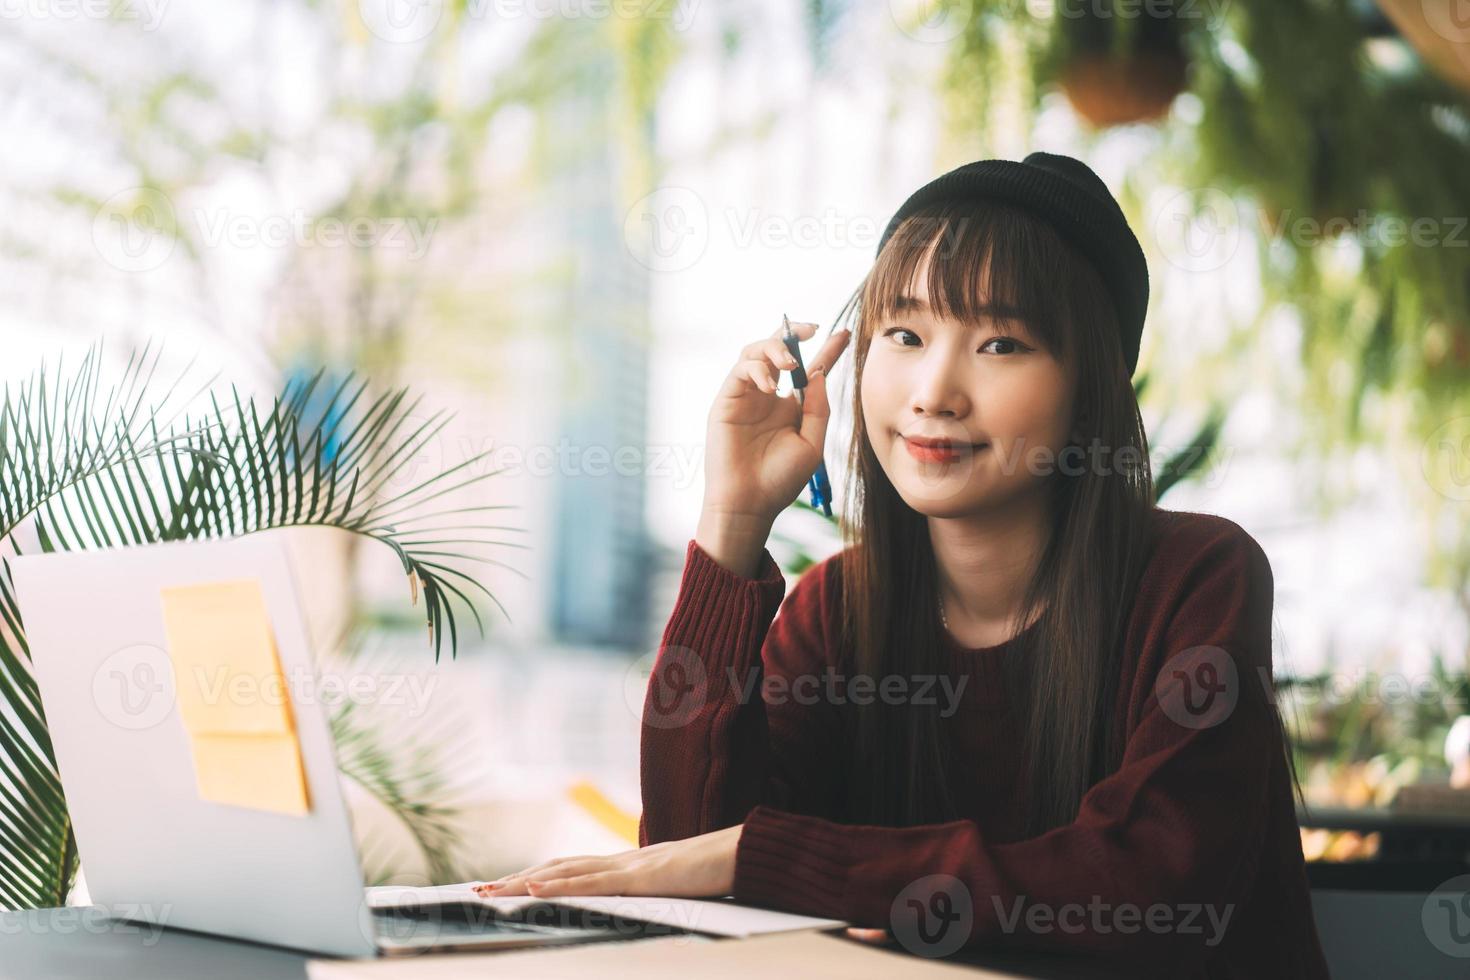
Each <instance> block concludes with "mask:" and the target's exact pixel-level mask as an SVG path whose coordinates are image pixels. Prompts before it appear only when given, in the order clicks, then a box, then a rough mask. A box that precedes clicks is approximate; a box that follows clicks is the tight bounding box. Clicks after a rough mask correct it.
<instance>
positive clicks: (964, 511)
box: [860, 262, 1077, 517]
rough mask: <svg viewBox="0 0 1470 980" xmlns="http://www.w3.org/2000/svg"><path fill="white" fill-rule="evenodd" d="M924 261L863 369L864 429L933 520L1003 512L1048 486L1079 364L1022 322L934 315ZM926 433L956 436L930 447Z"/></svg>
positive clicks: (876, 332) (894, 477)
mask: <svg viewBox="0 0 1470 980" xmlns="http://www.w3.org/2000/svg"><path fill="white" fill-rule="evenodd" d="M925 266H927V262H925V263H922V264H921V265H920V268H919V271H918V272H917V273H916V274H915V277H914V282H913V284H912V286H911V287H910V289H909V292H908V293H907V294H906V295H907V297H908V298H907V299H906V300H905V301H903V302H902V303H901V304H900V305H901V307H902V308H901V309H900V310H899V311H898V312H897V313H896V314H894V315H893V316H891V317H887V318H884V319H883V320H881V321H879V322H878V323H877V324H876V325H875V327H874V329H873V335H872V338H871V343H870V345H869V347H868V353H867V359H866V362H865V364H864V366H863V378H862V387H861V391H860V397H861V400H862V408H863V417H864V420H865V423H866V428H867V435H868V439H869V441H870V442H871V443H872V446H873V451H874V453H875V454H876V455H877V457H878V460H879V462H880V464H881V465H882V467H883V471H884V472H885V473H886V474H887V475H888V478H889V480H890V481H892V483H893V485H894V487H895V488H896V489H897V490H898V493H899V495H900V496H901V497H902V498H903V500H904V502H905V503H907V504H908V505H909V506H910V507H912V508H914V509H915V510H917V511H918V512H919V513H921V514H924V515H926V516H929V517H962V516H965V515H969V514H974V513H977V512H980V511H984V510H990V509H997V508H1000V507H1002V506H1004V505H1005V504H1007V503H1010V502H1014V501H1015V499H1016V498H1017V496H1018V495H1022V494H1028V493H1040V492H1042V491H1043V489H1044V487H1045V483H1046V481H1047V480H1049V479H1051V478H1053V477H1054V476H1055V473H1056V470H1057V469H1058V467H1059V465H1065V461H1066V459H1067V457H1062V461H1061V463H1060V464H1059V460H1058V454H1060V453H1061V452H1062V450H1063V449H1064V448H1065V447H1066V446H1067V444H1068V441H1069V440H1070V439H1076V438H1077V435H1076V432H1075V430H1074V429H1073V420H1072V411H1073V395H1074V392H1075V370H1074V369H1068V368H1065V367H1064V366H1063V365H1062V364H1061V363H1060V362H1059V361H1058V360H1056V358H1055V357H1053V356H1052V355H1051V354H1050V353H1048V352H1047V351H1046V350H1045V348H1043V347H1042V346H1041V345H1040V344H1039V343H1037V342H1036V341H1035V339H1034V338H1033V337H1031V336H1030V335H1029V334H1027V333H1026V332H1025V331H1024V329H1023V328H1021V327H1019V326H1010V327H1008V326H1006V325H1004V324H1002V323H1000V322H998V321H993V320H991V319H990V318H988V317H986V318H983V319H982V320H981V321H980V322H979V323H977V324H962V323H960V322H958V321H956V320H952V319H949V318H947V317H946V318H940V317H938V316H936V315H935V314H934V312H933V311H932V310H930V308H929V305H928V302H927V299H926V297H927V295H928V288H929V287H928V272H927V269H926V268H925ZM925 440H948V441H949V446H948V447H942V448H932V447H926V446H925V444H924V443H925Z"/></svg>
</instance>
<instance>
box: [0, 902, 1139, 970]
mask: <svg viewBox="0 0 1470 980" xmlns="http://www.w3.org/2000/svg"><path fill="white" fill-rule="evenodd" d="M731 941H732V942H733V941H735V940H731ZM0 943H3V947H4V958H3V967H0V974H3V976H4V978H5V980H32V978H36V980H40V978H46V980H53V978H54V980H173V978H179V980H199V978H205V980H235V978H237V977H238V978H249V980H304V978H305V977H306V961H307V960H308V959H311V958H312V957H310V956H309V955H307V954H304V953H298V952H294V951H292V950H288V949H280V948H278V947H273V946H262V945H260V944H258V943H251V942H243V941H240V940H234V939H223V938H219V937H216V936H209V935H205V934H203V933H197V932H188V931H185V930H183V929H172V928H168V929H165V928H160V927H158V926H153V925H147V924H143V923H133V922H126V921H123V920H119V919H111V918H107V917H106V916H104V915H103V914H102V910H101V909H99V908H96V907H94V906H83V907H76V908H55V909H32V910H29V911H25V912H0ZM445 955H450V956H452V955H454V954H452V953H450V954H445ZM949 962H951V963H956V962H965V963H970V964H972V965H975V966H985V967H988V968H990V969H993V970H1005V971H1009V972H1013V973H1016V974H1018V975H1021V976H1029V977H1041V978H1051V980H1071V978H1079V980H1082V978H1106V977H1110V976H1121V974H1113V973H1108V972H1103V971H1101V969H1100V967H1099V966H1097V965H1096V964H1088V963H1086V962H1083V961H1080V960H1077V959H1075V958H1063V957H1056V956H1045V955H1040V954H1030V953H1005V954H999V953H990V952H980V953H975V954H973V955H969V956H966V957H965V958H964V959H963V960H959V959H957V958H951V959H950V960H949Z"/></svg>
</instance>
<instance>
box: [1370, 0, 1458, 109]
mask: <svg viewBox="0 0 1470 980" xmlns="http://www.w3.org/2000/svg"><path fill="white" fill-rule="evenodd" d="M1461 5H1462V0H1378V6H1379V7H1380V8H1381V9H1382V10H1383V13H1384V15H1385V16H1387V17H1388V19H1389V20H1391V21H1392V22H1393V25H1394V26H1395V27H1397V28H1398V30H1399V33H1400V34H1402V35H1403V36H1404V37H1405V38H1406V39H1407V40H1408V42H1409V43H1410V44H1412V45H1413V46H1414V49H1415V50H1416V51H1418V52H1419V54H1420V55H1422V56H1423V58H1424V61H1425V62H1426V63H1427V64H1429V65H1430V66H1431V67H1432V68H1433V69H1434V71H1435V73H1436V74H1438V75H1439V76H1440V77H1441V78H1443V79H1444V80H1445V81H1447V82H1449V83H1450V84H1452V85H1455V86H1457V87H1458V88H1460V89H1461V90H1462V91H1466V92H1470V43H1467V42H1470V23H1467V22H1466V21H1465V20H1464V17H1463V15H1461V14H1459V13H1458V10H1459V8H1460V7H1461Z"/></svg>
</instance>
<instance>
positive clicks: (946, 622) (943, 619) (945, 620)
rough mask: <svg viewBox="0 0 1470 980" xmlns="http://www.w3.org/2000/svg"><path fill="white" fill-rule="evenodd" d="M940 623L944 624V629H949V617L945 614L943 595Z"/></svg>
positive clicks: (940, 604)
mask: <svg viewBox="0 0 1470 980" xmlns="http://www.w3.org/2000/svg"><path fill="white" fill-rule="evenodd" d="M939 621H940V622H941V623H943V624H944V628H945V629H949V617H948V616H946V615H945V614H944V596H943V595H941V596H940V597H939Z"/></svg>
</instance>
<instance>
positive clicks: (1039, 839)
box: [485, 153, 1327, 980]
mask: <svg viewBox="0 0 1470 980" xmlns="http://www.w3.org/2000/svg"><path fill="white" fill-rule="evenodd" d="M1147 296H1148V280H1147V269H1146V266H1145V265H1144V261H1143V253H1142V250H1141V249H1140V248H1139V246H1138V242H1137V240H1136V238H1135V237H1134V236H1133V233H1132V232H1131V230H1129V228H1128V226H1127V222H1126V220H1125V219H1124V217H1123V215H1122V212H1121V210H1120V209H1119V208H1118V206H1117V203H1116V201H1114V199H1113V198H1112V195H1111V194H1110V193H1109V192H1108V190H1107V188H1106V185H1104V184H1103V182H1102V181H1101V179H1099V178H1098V177H1097V176H1096V174H1094V173H1093V172H1092V171H1091V170H1090V169H1089V168H1087V167H1086V166H1085V165H1084V164H1082V163H1080V162H1079V161H1076V160H1073V159H1071V158H1068V157H1061V156H1055V155H1051V154H1044V153H1035V154H1032V155H1031V156H1029V157H1027V158H1026V160H1025V161H1023V162H1021V163H1015V162H1012V161H1004V160H989V161H979V162H977V163H974V164H969V165H967V166H966V167H962V168H960V169H959V170H956V171H951V172H950V173H949V174H946V175H944V176H942V177H940V178H937V179H936V180H935V181H933V182H931V183H930V184H928V185H925V187H923V188H920V189H919V190H918V191H916V192H915V193H914V195H912V196H911V197H910V198H909V200H908V201H906V202H905V204H904V205H903V206H902V207H901V208H900V209H899V211H898V213H896V214H895V215H894V218H893V221H892V222H890V224H889V226H888V230H887V232H886V233H885V235H884V239H883V242H882V243H880V245H879V252H878V256H877V259H876V262H875V264H874V267H873V269H872V270H871V272H870V273H869V274H868V276H867V277H866V279H865V280H864V282H863V284H862V285H861V287H860V288H859V290H858V292H857V294H855V296H854V298H853V302H852V303H850V304H849V307H848V310H846V311H844V318H846V314H848V313H850V312H855V314H856V316H855V323H856V330H855V331H852V332H849V331H847V330H843V331H839V332H838V333H836V334H834V335H833V337H832V338H831V339H830V340H829V341H828V342H827V343H826V345H825V346H824V347H823V348H822V350H821V351H820V352H819V353H818V355H817V356H816V357H815V358H814V359H813V362H812V367H811V369H810V370H809V372H808V375H809V378H810V383H809V386H808V388H807V393H806V399H805V405H804V406H799V405H798V404H797V402H796V400H795V399H794V398H792V397H790V396H786V397H781V396H778V395H777V394H776V381H777V377H778V372H779V371H781V370H783V369H789V368H791V367H792V366H793V364H792V362H791V360H790V358H789V357H788V355H787V352H786V349H785V348H784V346H783V345H782V344H781V341H780V340H779V332H778V333H777V334H776V335H773V336H771V337H768V338H766V339H763V340H759V341H756V342H755V343H752V344H750V345H749V346H747V347H746V348H745V349H744V350H743V351H742V353H741V356H740V360H739V362H738V363H737V364H736V365H735V366H734V368H733V369H732V370H731V372H730V374H729V376H728V377H727V379H726V380H725V383H724V386H723V387H722V388H721V389H720V392H719V394H718V396H717V397H716V399H715V403H714V406H713V408H712V409H711V411H710V414H709V420H708V441H707V455H706V486H705V497H704V509H703V513H702V516H701V518H700V521H699V526H698V528H697V530H696V533H695V536H694V538H693V540H691V541H690V542H689V546H688V549H687V551H688V554H687V558H686V565H685V570H684V575H683V580H682V584H681V589H680V593H679V597H678V600H677V603H676V606H675V609H674V612H673V615H672V616H671V618H670V620H669V623H668V625H667V628H666V629H665V632H664V636H663V645H662V647H661V649H660V652H659V656H658V661H657V663H656V665H655V669H654V674H653V677H652V678H651V679H650V685H649V692H648V698H647V701H646V703H645V708H644V725H643V736H642V738H643V743H642V787H643V806H644V809H643V816H642V820H641V823H640V833H639V837H640V840H639V843H640V847H639V848H638V849H637V850H634V851H628V852H626V853H623V854H615V855H610V856H580V857H571V858H562V859H558V860H555V861H550V862H547V863H545V864H543V865H538V866H537V867H534V868H529V869H527V870H525V871H523V872H520V873H519V874H517V875H512V876H509V877H508V878H506V879H502V880H501V881H500V883H499V884H498V886H495V887H490V888H487V889H486V892H485V893H486V894H496V895H515V894H527V893H529V894H532V895H538V896H556V895H564V894H598V893H601V894H662V895H682V896H715V895H727V894H733V896H734V897H735V899H736V900H738V901H742V902H747V903H751V904H759V905H766V906H770V907H774V908H778V909H785V910H789V911H794V912H801V913H809V914H814V915H824V916H832V917H836V918H841V919H844V920H847V921H849V922H851V923H853V924H854V925H856V926H860V927H868V928H871V929H875V930H890V931H891V932H892V934H893V936H894V937H895V938H897V939H898V940H899V941H900V942H901V943H902V944H903V945H904V946H906V947H908V948H909V949H911V950H913V951H915V952H920V953H925V954H928V955H942V954H944V953H946V952H948V951H950V950H953V949H955V948H957V947H958V946H960V945H967V944H968V945H972V946H1024V947H1032V948H1047V949H1056V950H1076V951H1086V952H1090V953H1096V954H1104V955H1105V956H1107V957H1110V958H1116V959H1117V960H1118V961H1119V962H1122V963H1126V964H1127V965H1128V968H1129V970H1130V971H1132V972H1137V973H1140V974H1141V973H1157V974H1158V975H1165V976H1170V977H1189V976H1202V977H1237V976H1238V977H1290V978H1294V980H1301V978H1312V977H1325V976H1326V975H1327V971H1326V967H1325V965H1324V962H1323V958H1322V953H1321V949H1320V947H1319V944H1318V940H1317V935H1316V931H1315V928H1314V925H1313V920H1312V912H1311V905H1310V899H1309V893H1308V886H1307V881H1306V875H1305V869H1304V865H1303V859H1302V851H1301V844H1300V838H1299V834H1298V827H1297V822H1296V817H1295V813H1294V809H1293V797H1292V788H1293V785H1294V782H1295V774H1294V772H1293V770H1292V768H1291V765H1290V755H1289V752H1288V750H1287V745H1286V740H1285V736H1284V732H1283V729H1282V726H1281V723H1280V719H1279V717H1278V715H1277V712H1276V710H1275V706H1274V701H1273V699H1272V698H1271V697H1270V687H1269V682H1270V669H1271V610H1272V589H1273V583H1272V574H1271V568H1270V565H1269V563H1268V562H1267V559H1266V556H1265V554H1264V553H1263V552H1262V550H1261V548H1260V547H1259V545H1258V544H1257V543H1256V542H1255V541H1254V540H1253V539H1252V538H1251V537H1250V536H1249V535H1248V534H1247V533H1246V532H1245V531H1244V530H1242V529H1241V528H1240V527H1239V526H1238V525H1236V524H1235V523H1233V522H1231V521H1229V520H1226V519H1224V518H1220V517H1212V516H1207V515H1203V514H1192V513H1184V512H1170V511H1165V510H1162V509H1159V508H1157V507H1155V506H1154V504H1153V485H1152V479H1151V476H1150V473H1149V468H1148V461H1147V439H1146V436H1145V433H1144V431H1143V425H1142V420H1141V418H1140V416H1139V412H1138V405H1137V401H1136V399H1135V397H1134V390H1133V387H1132V384H1131V381H1130V378H1131V375H1132V373H1133V370H1134V367H1135V364H1136V361H1137V356H1138V349H1139V338H1140V334H1141V330H1142V323H1143V313H1144V308H1145V307H1146V305H1147ZM844 318H840V319H844ZM846 319H847V322H852V319H851V318H846ZM796 329H797V333H798V335H799V336H801V337H803V338H807V337H811V336H812V334H813V332H814V331H815V329H816V327H815V325H814V324H802V325H800V326H798V327H797V328H796ZM849 337H852V338H855V340H856V344H855V346H854V356H853V359H854V361H855V365H854V374H855V379H856V387H855V391H854V399H853V412H854V418H855V420H856V424H855V426H854V431H853V435H852V441H851V446H850V451H849V467H848V473H849V478H848V481H847V482H848V483H849V487H848V490H849V501H848V505H847V507H846V508H845V511H844V514H845V516H847V517H848V520H847V521H846V522H845V525H844V533H845V534H846V535H847V544H848V546H847V547H846V548H845V549H844V550H843V551H842V552H841V553H840V554H838V555H836V556H833V557H832V558H829V559H827V560H825V561H823V562H821V563H819V564H818V565H816V566H815V567H814V568H812V569H809V570H808V571H807V572H806V573H805V574H804V575H802V576H801V577H800V579H799V580H798V581H797V583H796V585H795V586H794V588H793V589H792V592H791V594H790V596H786V595H785V591H786V582H785V579H784V578H783V576H782V574H781V572H780V570H779V568H778V567H777V565H776V563H775V562H774V560H773V559H772V557H771V554H770V552H769V551H768V550H767V549H766V547H765V543H766V540H767V536H768V534H769V532H770V529H771V526H772V522H773V521H774V520H775V518H776V515H777V514H779V513H780V512H781V511H782V510H783V509H784V508H785V507H787V506H788V505H789V504H790V503H791V501H792V500H793V499H794V498H795V497H796V496H797V495H798V493H800V491H801V490H802V487H803V485H804V484H805V481H806V480H807V478H808V477H809V476H810V475H811V473H812V472H813V470H814V469H815V468H816V466H817V464H818V462H819V460H820V458H821V451H822V447H823V442H824V438H825V434H826V428H827V421H828V416H829V403H828V399H827V390H826V378H827V372H828V370H830V368H831V367H832V366H833V364H834V363H835V362H836V360H837V359H838V357H839V356H840V355H841V354H842V353H843V351H844V350H845V348H846V347H847V345H848V338H849ZM783 598H784V600H785V601H784V603H783ZM778 611H779V613H780V614H779V615H777V613H778ZM1298 793H1299V788H1298ZM941 927H944V928H941Z"/></svg>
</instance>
